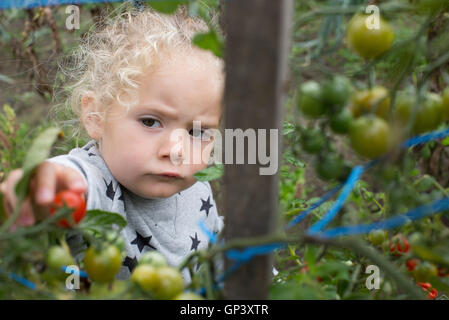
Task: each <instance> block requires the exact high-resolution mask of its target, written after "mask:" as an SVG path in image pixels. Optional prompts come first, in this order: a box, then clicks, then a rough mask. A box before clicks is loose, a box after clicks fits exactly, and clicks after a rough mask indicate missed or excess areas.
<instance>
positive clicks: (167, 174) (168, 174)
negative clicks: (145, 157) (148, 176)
mask: <svg viewBox="0 0 449 320" xmlns="http://www.w3.org/2000/svg"><path fill="white" fill-rule="evenodd" d="M158 176H161V177H165V178H173V179H177V178H181V176H180V175H179V174H177V173H176V172H164V173H162V174H159V175H158Z"/></svg>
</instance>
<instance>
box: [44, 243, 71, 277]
mask: <svg viewBox="0 0 449 320" xmlns="http://www.w3.org/2000/svg"><path fill="white" fill-rule="evenodd" d="M45 262H46V264H47V267H48V268H50V269H53V270H60V269H61V267H63V266H69V265H74V264H75V261H74V260H73V258H72V255H71V254H70V252H68V251H67V250H66V249H64V248H63V247H61V246H52V247H50V248H49V249H48V251H47V255H46V260H45ZM61 272H62V270H61Z"/></svg>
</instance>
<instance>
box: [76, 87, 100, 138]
mask: <svg viewBox="0 0 449 320" xmlns="http://www.w3.org/2000/svg"><path fill="white" fill-rule="evenodd" d="M81 121H82V122H83V125H84V128H86V131H87V133H88V134H89V136H90V137H91V138H92V139H95V140H97V141H98V140H100V139H101V136H102V132H103V126H102V124H103V121H102V118H101V117H100V113H99V112H98V110H97V108H96V101H95V94H94V93H93V92H91V91H89V92H87V93H85V94H84V95H83V97H82V98H81Z"/></svg>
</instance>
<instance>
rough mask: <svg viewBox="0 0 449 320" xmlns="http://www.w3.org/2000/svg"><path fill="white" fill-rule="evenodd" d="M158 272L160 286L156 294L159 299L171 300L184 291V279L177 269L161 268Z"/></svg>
mask: <svg viewBox="0 0 449 320" xmlns="http://www.w3.org/2000/svg"><path fill="white" fill-rule="evenodd" d="M143 266H145V265H143ZM156 272H157V275H158V278H159V286H158V288H157V289H156V292H155V295H156V298H157V299H160V300H169V299H172V298H173V297H175V296H177V295H178V294H180V293H181V292H182V291H184V287H185V286H184V279H183V278H182V275H181V273H180V272H179V271H178V270H177V269H175V268H172V267H161V268H157V269H156Z"/></svg>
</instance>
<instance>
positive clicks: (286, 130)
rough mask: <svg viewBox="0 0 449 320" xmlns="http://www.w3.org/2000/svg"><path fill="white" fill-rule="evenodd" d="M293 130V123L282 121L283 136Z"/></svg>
mask: <svg viewBox="0 0 449 320" xmlns="http://www.w3.org/2000/svg"><path fill="white" fill-rule="evenodd" d="M292 132H295V125H294V124H293V123H290V122H287V121H284V128H283V131H282V134H283V135H284V136H286V135H288V134H289V133H292Z"/></svg>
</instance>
